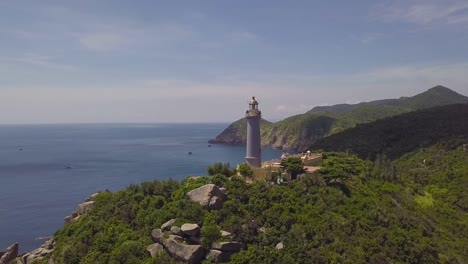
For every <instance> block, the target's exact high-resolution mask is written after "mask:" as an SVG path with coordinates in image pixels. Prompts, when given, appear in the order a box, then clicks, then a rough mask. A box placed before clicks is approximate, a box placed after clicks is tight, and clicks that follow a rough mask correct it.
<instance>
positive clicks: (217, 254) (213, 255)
mask: <svg viewBox="0 0 468 264" xmlns="http://www.w3.org/2000/svg"><path fill="white" fill-rule="evenodd" d="M234 253H235V252H225V251H221V250H216V249H210V251H208V254H206V259H207V260H209V261H211V262H214V263H224V262H229V261H230V260H231V255H232V254H234Z"/></svg>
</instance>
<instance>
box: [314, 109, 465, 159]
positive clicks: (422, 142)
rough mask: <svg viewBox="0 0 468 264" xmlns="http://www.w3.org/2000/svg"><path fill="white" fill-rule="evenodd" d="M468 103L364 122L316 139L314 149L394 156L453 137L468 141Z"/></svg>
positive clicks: (363, 154)
mask: <svg viewBox="0 0 468 264" xmlns="http://www.w3.org/2000/svg"><path fill="white" fill-rule="evenodd" d="M467 117H468V104H457V105H447V106H440V107H434V108H429V109H425V110H420V111H415V112H410V113H406V114H402V115H399V116H394V117H390V118H387V119H382V120H377V121H375V122H372V123H369V124H361V125H358V126H356V127H355V128H352V129H348V130H345V131H343V132H341V133H338V134H336V135H332V136H329V137H326V138H323V139H322V140H320V141H318V142H316V143H315V144H314V145H312V146H311V148H312V149H324V150H326V151H350V152H352V153H355V154H357V155H359V156H360V157H362V158H371V159H374V158H375V157H376V156H377V154H385V155H386V156H387V157H389V158H391V159H393V158H397V157H399V156H401V155H403V154H404V153H407V152H410V151H413V150H415V149H418V148H420V147H424V146H430V145H433V144H435V143H437V142H439V141H447V140H449V139H451V140H454V141H455V142H464V143H468V118H467Z"/></svg>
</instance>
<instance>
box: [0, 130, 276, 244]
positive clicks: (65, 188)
mask: <svg viewBox="0 0 468 264" xmlns="http://www.w3.org/2000/svg"><path fill="white" fill-rule="evenodd" d="M226 126H227V124H105V125H104V124H103V125H96V124H92V125H91V124H90V125H14V126H13V125H11V126H9V125H8V126H6V125H3V126H0V251H2V250H4V249H5V248H6V247H7V246H9V245H11V244H12V243H14V242H19V243H20V251H21V252H24V251H28V250H31V249H34V248H35V247H37V246H39V245H40V244H41V243H42V242H43V237H46V236H49V235H52V234H53V233H54V232H55V231H56V230H57V229H58V228H60V227H61V226H62V225H63V218H64V217H65V216H66V215H68V214H70V213H71V211H73V210H75V209H76V206H77V204H78V203H80V202H82V201H83V200H84V199H85V198H86V197H88V196H89V195H91V194H92V193H94V192H96V191H102V190H106V189H109V190H111V191H116V190H119V189H122V188H124V187H126V186H127V185H129V184H131V183H140V182H143V181H152V180H156V179H168V178H172V179H176V180H181V179H183V178H185V177H186V176H190V175H204V174H206V167H207V166H208V165H210V164H212V163H214V162H218V161H219V162H229V163H230V164H231V165H232V166H235V165H236V164H238V163H241V162H243V157H244V156H245V147H243V146H242V147H241V146H222V145H213V146H212V147H208V143H207V141H208V140H209V139H211V138H213V137H214V136H216V135H217V134H218V133H219V132H221V131H222V130H223V129H224V128H225V127H226ZM189 151H191V152H193V155H187V153H188V152H189ZM262 153H263V157H264V159H273V158H277V157H279V156H280V155H281V150H273V149H264V150H263V152H262ZM67 167H71V169H70V168H67Z"/></svg>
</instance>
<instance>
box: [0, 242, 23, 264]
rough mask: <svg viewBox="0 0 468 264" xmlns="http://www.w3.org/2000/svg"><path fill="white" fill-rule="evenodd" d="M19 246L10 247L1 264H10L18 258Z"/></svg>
mask: <svg viewBox="0 0 468 264" xmlns="http://www.w3.org/2000/svg"><path fill="white" fill-rule="evenodd" d="M18 250H19V244H18V243H15V244H13V245H11V246H9V247H8V248H7V249H6V251H5V253H3V255H2V257H1V258H0V264H10V263H11V262H12V261H13V260H15V259H16V257H18Z"/></svg>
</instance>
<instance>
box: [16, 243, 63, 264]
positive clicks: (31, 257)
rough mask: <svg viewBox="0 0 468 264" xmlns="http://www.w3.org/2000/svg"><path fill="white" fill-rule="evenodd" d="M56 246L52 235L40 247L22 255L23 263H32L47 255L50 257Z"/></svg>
mask: <svg viewBox="0 0 468 264" xmlns="http://www.w3.org/2000/svg"><path fill="white" fill-rule="evenodd" d="M54 246H55V240H54V238H53V237H51V238H49V239H48V240H47V241H46V242H44V244H42V245H41V246H40V247H39V248H37V249H35V250H33V251H31V252H29V253H26V254H24V255H23V256H21V259H20V261H21V263H23V264H30V263H32V262H33V261H36V260H41V259H43V258H45V257H48V256H50V254H51V253H52V251H54ZM52 263H53V261H52Z"/></svg>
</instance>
